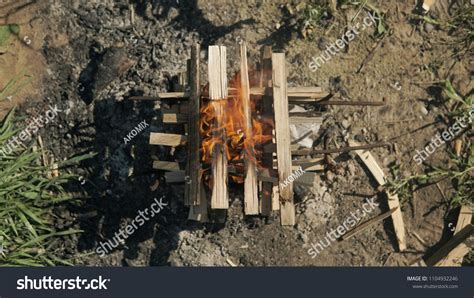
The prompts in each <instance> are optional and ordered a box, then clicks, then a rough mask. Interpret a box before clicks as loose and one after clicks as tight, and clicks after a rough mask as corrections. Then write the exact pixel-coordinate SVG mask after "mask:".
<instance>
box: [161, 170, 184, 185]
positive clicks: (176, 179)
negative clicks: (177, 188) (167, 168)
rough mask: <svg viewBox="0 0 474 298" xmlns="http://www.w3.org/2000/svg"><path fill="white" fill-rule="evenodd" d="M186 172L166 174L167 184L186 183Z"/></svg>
mask: <svg viewBox="0 0 474 298" xmlns="http://www.w3.org/2000/svg"><path fill="white" fill-rule="evenodd" d="M184 177H185V175H184V171H182V170H180V171H174V172H166V173H165V181H166V183H183V182H184V181H185V178H184Z"/></svg>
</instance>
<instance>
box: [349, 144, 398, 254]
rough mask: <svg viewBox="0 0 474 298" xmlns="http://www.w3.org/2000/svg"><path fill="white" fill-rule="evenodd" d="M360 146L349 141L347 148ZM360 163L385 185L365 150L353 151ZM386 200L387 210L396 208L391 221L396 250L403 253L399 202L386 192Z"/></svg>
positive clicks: (379, 172) (380, 173) (370, 156)
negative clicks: (395, 239) (396, 244)
mask: <svg viewBox="0 0 474 298" xmlns="http://www.w3.org/2000/svg"><path fill="white" fill-rule="evenodd" d="M359 145H360V144H359V143H357V142H356V141H353V140H349V146H359ZM355 152H356V153H357V155H358V156H359V158H360V159H361V160H362V162H363V163H364V164H365V165H366V166H367V168H368V169H369V171H370V172H371V173H372V176H373V177H374V178H375V180H376V181H377V183H378V184H379V185H380V186H383V185H385V183H386V177H385V174H384V172H383V170H382V168H381V167H380V166H379V165H378V163H377V162H376V160H375V158H374V157H373V156H372V154H371V153H370V152H369V151H366V150H355ZM386 194H387V198H388V208H390V210H392V209H394V208H396V211H395V212H394V213H392V221H393V226H394V230H395V235H396V237H397V241H398V249H399V250H400V251H404V250H405V249H406V247H407V246H406V233H405V224H404V222H403V216H402V211H401V209H400V201H399V199H398V196H397V195H396V194H392V193H390V192H386Z"/></svg>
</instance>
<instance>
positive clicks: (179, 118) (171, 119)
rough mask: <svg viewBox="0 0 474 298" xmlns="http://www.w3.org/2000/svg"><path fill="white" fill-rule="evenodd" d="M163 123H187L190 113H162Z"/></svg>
mask: <svg viewBox="0 0 474 298" xmlns="http://www.w3.org/2000/svg"><path fill="white" fill-rule="evenodd" d="M162 116H163V123H186V122H188V119H189V117H188V115H186V114H177V113H162Z"/></svg>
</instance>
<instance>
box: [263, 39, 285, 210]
mask: <svg viewBox="0 0 474 298" xmlns="http://www.w3.org/2000/svg"><path fill="white" fill-rule="evenodd" d="M259 75H260V76H259V82H258V85H259V86H260V87H270V86H272V84H273V83H272V47H271V46H264V47H263V48H262V49H261V57H260V74H259ZM272 92H273V91H272ZM261 100H262V107H261V113H262V114H263V115H265V116H266V117H269V118H271V122H273V97H272V96H268V95H265V96H263V97H262V99H261ZM263 134H266V135H270V134H273V129H272V128H265V130H264V131H263ZM262 164H263V166H264V167H265V168H266V169H268V170H267V171H268V172H269V171H272V170H273V169H272V167H273V155H272V153H264V154H263V156H262ZM268 176H270V174H268ZM261 184H262V187H261V190H262V191H261V192H260V193H261V194H260V213H261V214H262V215H264V216H269V215H271V213H272V211H273V210H278V209H280V197H279V196H277V197H275V196H274V195H275V189H278V182H277V184H276V185H273V183H272V182H269V181H261Z"/></svg>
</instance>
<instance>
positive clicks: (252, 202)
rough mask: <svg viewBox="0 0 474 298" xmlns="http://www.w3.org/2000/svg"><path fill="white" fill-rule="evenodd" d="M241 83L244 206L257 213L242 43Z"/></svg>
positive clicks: (250, 119)
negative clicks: (243, 133)
mask: <svg viewBox="0 0 474 298" xmlns="http://www.w3.org/2000/svg"><path fill="white" fill-rule="evenodd" d="M240 84H241V96H242V98H241V100H242V108H243V114H244V125H245V127H244V131H245V138H246V140H245V143H244V158H245V181H244V206H245V208H244V209H245V214H247V215H256V214H258V212H259V204H258V188H257V169H256V164H255V148H254V144H253V132H252V111H251V109H250V91H249V89H250V83H249V73H248V66H247V46H246V45H245V43H242V44H241V45H240Z"/></svg>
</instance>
